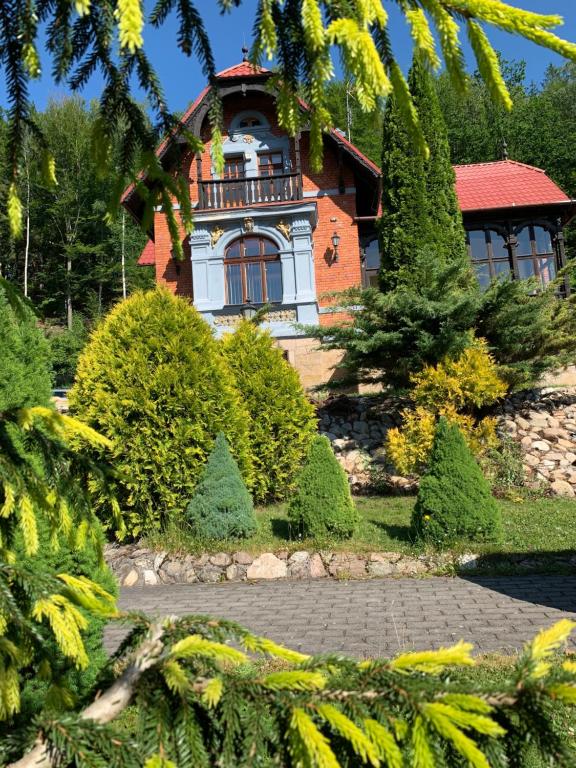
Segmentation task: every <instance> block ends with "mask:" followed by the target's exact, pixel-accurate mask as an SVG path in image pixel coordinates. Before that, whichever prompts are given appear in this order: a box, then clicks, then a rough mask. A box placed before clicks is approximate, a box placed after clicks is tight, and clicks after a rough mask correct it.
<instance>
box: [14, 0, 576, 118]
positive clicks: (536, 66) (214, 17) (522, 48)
mask: <svg viewBox="0 0 576 768" xmlns="http://www.w3.org/2000/svg"><path fill="white" fill-rule="evenodd" d="M513 4H516V5H518V6H520V7H522V8H525V9H527V10H533V11H540V12H545V13H559V14H561V15H562V16H564V19H565V23H564V26H563V27H559V28H558V33H559V34H560V35H561V36H562V37H564V38H566V39H568V40H572V41H576V0H515V2H514V3H513ZM146 6H147V8H150V7H151V6H152V2H151V0H146ZM197 6H198V7H199V8H200V9H201V11H202V13H203V15H204V18H205V23H206V26H207V29H208V33H209V35H210V37H211V40H212V44H213V48H214V53H215V57H216V64H217V67H218V69H224V68H225V67H228V66H231V65H232V64H236V63H237V62H238V61H240V60H241V58H242V53H241V48H242V45H243V42H244V40H246V41H247V42H248V43H249V42H250V39H251V31H252V23H253V18H254V10H255V7H256V0H243V2H242V5H241V7H240V8H238V9H235V10H234V11H232V12H231V13H230V14H227V15H225V16H221V15H220V13H219V12H218V9H217V3H216V2H215V0H197ZM385 6H386V7H387V8H388V9H389V11H390V17H391V18H390V29H391V33H392V39H393V41H394V50H395V53H396V56H397V58H398V60H399V62H400V64H401V65H402V67H403V69H404V70H407V68H408V67H409V64H410V56H411V44H410V37H409V35H408V32H407V28H406V24H405V22H404V20H403V19H402V18H401V17H400V15H399V13H398V12H397V9H396V8H395V4H394V3H385ZM488 33H489V36H490V39H491V40H492V42H493V44H494V46H495V47H496V48H497V49H498V50H500V51H502V52H503V53H504V56H505V57H506V58H508V59H524V60H525V61H526V63H527V76H528V80H529V81H536V82H539V81H540V80H541V79H542V76H543V74H544V71H545V70H546V67H547V66H548V65H549V64H551V63H552V64H560V63H561V62H562V59H561V58H560V57H559V56H557V55H556V54H553V53H552V52H550V51H548V50H546V49H543V48H539V47H537V46H535V45H533V44H532V43H530V42H528V41H524V40H521V39H520V38H515V37H513V36H511V35H508V34H506V33H503V32H498V31H494V30H492V29H488ZM144 39H145V46H146V49H147V51H148V54H149V56H150V58H151V60H152V63H153V64H154V66H155V67H156V69H157V72H158V74H159V76H160V80H161V82H162V84H163V87H164V90H165V94H166V97H167V99H168V103H169V106H170V107H171V109H173V110H183V109H185V108H186V106H187V105H188V103H189V102H190V101H191V100H192V99H194V98H195V96H196V95H197V93H198V92H199V91H200V90H201V89H202V87H203V86H204V78H203V76H202V73H201V71H200V67H199V65H198V64H197V63H196V62H195V61H194V60H193V59H187V58H186V57H185V56H183V55H182V54H181V53H180V51H179V50H178V48H177V47H176V44H175V39H176V22H175V19H174V17H172V18H169V19H168V20H167V22H166V24H165V25H164V27H163V28H162V29H161V30H159V31H158V30H153V29H151V28H150V27H147V28H146V29H145V38H144ZM466 55H467V60H468V65H469V67H472V66H473V61H472V58H471V56H470V52H469V50H467V51H466ZM43 71H44V75H43V77H42V79H41V80H39V81H36V82H35V83H33V85H32V88H31V95H32V99H33V101H34V102H35V104H36V106H37V107H38V108H39V109H43V108H44V106H45V105H46V103H47V101H48V100H49V99H50V98H52V97H58V96H61V95H63V94H64V93H66V92H67V91H66V88H65V87H64V86H62V85H60V86H57V85H56V84H55V83H54V82H53V81H52V79H51V78H50V75H49V72H50V62H49V60H47V59H44V60H43ZM3 86H4V80H3V77H2V81H1V82H0V105H4V106H5V105H6V96H5V90H4V87H3ZM99 90H100V81H99V79H98V78H97V77H94V78H93V79H92V80H91V81H90V83H89V84H88V87H87V88H86V89H85V91H84V92H83V95H84V96H85V97H86V98H88V99H90V98H94V97H97V96H98V94H99Z"/></svg>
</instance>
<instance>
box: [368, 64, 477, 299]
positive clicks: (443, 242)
mask: <svg viewBox="0 0 576 768" xmlns="http://www.w3.org/2000/svg"><path fill="white" fill-rule="evenodd" d="M408 85H409V88H410V93H411V95H412V98H413V101H414V105H415V107H416V109H417V110H418V115H419V120H420V126H421V128H422V133H423V135H424V138H425V140H426V142H427V144H428V148H429V156H428V158H425V157H424V156H423V155H422V153H421V152H420V151H419V150H418V147H417V146H416V145H415V144H414V140H413V138H412V135H411V134H410V132H409V130H408V128H407V126H406V122H405V120H404V119H403V114H402V110H401V108H400V107H399V105H398V103H397V99H396V98H395V97H394V96H392V97H390V98H389V99H388V103H387V105H386V113H385V117H384V128H383V145H382V178H383V188H382V218H381V220H380V224H379V230H380V240H381V248H382V268H381V274H380V278H381V280H380V282H381V287H382V290H391V289H392V288H394V287H395V286H396V285H398V283H399V282H404V281H410V276H411V272H412V268H413V264H414V259H415V257H416V255H417V254H418V252H421V251H423V250H429V251H431V252H433V253H434V255H435V258H436V260H437V261H438V263H439V264H449V263H451V262H454V261H458V260H462V261H463V260H464V259H465V258H466V252H465V240H464V229H463V227H462V216H461V213H460V209H459V207H458V201H457V198H456V190H455V187H454V183H455V176H454V170H453V168H452V165H451V162H450V148H449V144H448V137H447V131H446V126H445V124H444V118H443V117H442V112H441V110H440V105H439V102H438V96H437V93H436V89H435V86H434V79H433V76H432V73H431V71H430V68H429V66H428V65H427V64H426V63H425V62H424V61H423V59H422V57H421V56H415V58H414V61H413V63H412V68H411V70H410V75H409V78H408Z"/></svg>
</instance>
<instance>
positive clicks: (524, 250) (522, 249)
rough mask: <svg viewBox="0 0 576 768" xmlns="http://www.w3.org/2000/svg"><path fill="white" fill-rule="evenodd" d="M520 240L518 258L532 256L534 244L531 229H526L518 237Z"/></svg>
mask: <svg viewBox="0 0 576 768" xmlns="http://www.w3.org/2000/svg"><path fill="white" fill-rule="evenodd" d="M516 237H517V238H518V248H517V249H516V254H517V255H518V256H530V254H531V253H532V243H531V240H530V227H524V228H523V229H521V230H520V232H518V234H517V235H516Z"/></svg>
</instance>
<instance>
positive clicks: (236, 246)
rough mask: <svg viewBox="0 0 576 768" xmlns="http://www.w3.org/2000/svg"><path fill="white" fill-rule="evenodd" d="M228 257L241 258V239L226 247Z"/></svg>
mask: <svg viewBox="0 0 576 768" xmlns="http://www.w3.org/2000/svg"><path fill="white" fill-rule="evenodd" d="M226 258H227V259H239V258H240V241H239V240H237V241H236V242H235V243H232V245H230V246H228V248H227V249H226Z"/></svg>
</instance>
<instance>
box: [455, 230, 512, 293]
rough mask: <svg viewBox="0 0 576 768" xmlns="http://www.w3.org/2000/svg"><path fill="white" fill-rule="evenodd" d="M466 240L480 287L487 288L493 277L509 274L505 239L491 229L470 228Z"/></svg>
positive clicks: (508, 259)
mask: <svg viewBox="0 0 576 768" xmlns="http://www.w3.org/2000/svg"><path fill="white" fill-rule="evenodd" d="M466 242H467V244H468V253H469V255H470V260H471V261H472V266H473V267H474V271H475V272H476V277H477V278H478V282H479V283H480V287H481V288H487V287H488V286H489V285H490V282H491V281H492V280H494V279H495V278H498V279H507V278H508V277H509V275H510V255H509V252H508V247H507V246H506V240H505V239H504V237H503V236H502V235H501V234H500V233H498V232H496V231H495V230H493V229H471V230H469V231H468V232H466Z"/></svg>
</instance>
